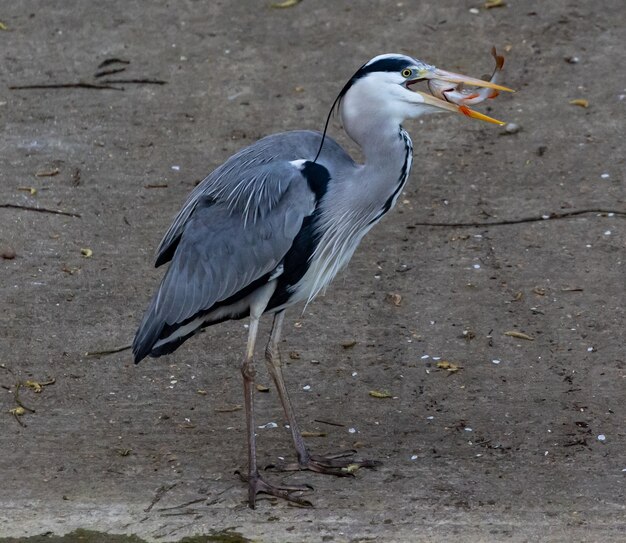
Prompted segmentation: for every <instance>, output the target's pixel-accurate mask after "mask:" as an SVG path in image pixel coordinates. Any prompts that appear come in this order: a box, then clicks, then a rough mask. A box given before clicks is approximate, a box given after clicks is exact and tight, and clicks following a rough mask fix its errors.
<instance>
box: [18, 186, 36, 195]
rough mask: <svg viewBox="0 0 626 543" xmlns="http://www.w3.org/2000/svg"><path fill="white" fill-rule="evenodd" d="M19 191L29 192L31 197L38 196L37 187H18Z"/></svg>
mask: <svg viewBox="0 0 626 543" xmlns="http://www.w3.org/2000/svg"><path fill="white" fill-rule="evenodd" d="M17 190H22V191H24V192H28V194H30V195H31V196H35V194H37V189H36V188H35V187H17Z"/></svg>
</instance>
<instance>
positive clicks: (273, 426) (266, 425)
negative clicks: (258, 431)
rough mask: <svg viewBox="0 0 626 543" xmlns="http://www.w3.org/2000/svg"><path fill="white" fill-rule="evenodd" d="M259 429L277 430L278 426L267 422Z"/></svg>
mask: <svg viewBox="0 0 626 543" xmlns="http://www.w3.org/2000/svg"><path fill="white" fill-rule="evenodd" d="M259 428H278V424H276V423H275V422H268V423H267V424H263V425H261V426H259Z"/></svg>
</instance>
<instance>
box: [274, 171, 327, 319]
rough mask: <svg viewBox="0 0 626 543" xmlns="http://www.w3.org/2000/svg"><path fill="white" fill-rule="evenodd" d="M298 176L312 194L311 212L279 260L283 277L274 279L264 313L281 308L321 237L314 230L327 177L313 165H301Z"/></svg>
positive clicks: (301, 275)
mask: <svg viewBox="0 0 626 543" xmlns="http://www.w3.org/2000/svg"><path fill="white" fill-rule="evenodd" d="M302 175H303V176H304V177H305V178H306V180H307V182H308V184H309V187H310V188H311V190H312V191H313V194H315V210H314V211H313V213H312V214H311V215H309V216H308V217H305V218H304V220H303V221H302V227H301V228H300V231H299V232H298V235H297V236H296V237H295V239H294V240H293V244H292V245H291V248H290V249H289V251H288V252H287V254H286V255H285V258H284V259H283V262H282V264H283V273H282V275H280V276H279V277H278V284H277V285H276V290H275V291H274V294H273V295H272V298H271V299H270V301H269V304H268V306H267V310H270V309H273V308H275V307H278V306H280V305H283V304H284V303H285V302H287V301H288V300H289V297H290V296H291V287H293V285H296V284H297V283H298V281H300V279H302V277H304V274H305V273H306V272H307V270H308V269H309V260H310V259H311V257H312V256H313V253H315V249H316V248H317V245H318V243H319V240H320V237H321V234H320V232H319V231H318V229H317V223H318V220H319V216H320V205H319V204H320V201H321V200H322V198H323V197H324V195H325V194H326V191H327V190H328V183H329V182H330V173H329V172H328V170H327V169H326V168H325V167H324V166H321V165H320V164H317V163H316V162H311V161H307V162H305V163H304V164H303V167H302Z"/></svg>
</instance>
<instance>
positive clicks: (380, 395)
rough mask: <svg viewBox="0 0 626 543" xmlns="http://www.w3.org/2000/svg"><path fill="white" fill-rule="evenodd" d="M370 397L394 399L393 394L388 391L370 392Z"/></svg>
mask: <svg viewBox="0 0 626 543" xmlns="http://www.w3.org/2000/svg"><path fill="white" fill-rule="evenodd" d="M369 395H370V396H371V397H372V398H393V396H392V395H391V393H390V392H388V391H386V390H370V391H369Z"/></svg>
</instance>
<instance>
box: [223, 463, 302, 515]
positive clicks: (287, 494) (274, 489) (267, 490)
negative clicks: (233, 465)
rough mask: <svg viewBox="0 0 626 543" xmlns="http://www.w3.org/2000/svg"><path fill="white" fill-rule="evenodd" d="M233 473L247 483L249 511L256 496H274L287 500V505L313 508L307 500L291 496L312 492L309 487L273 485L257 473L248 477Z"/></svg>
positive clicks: (254, 502) (254, 504) (254, 503)
mask: <svg viewBox="0 0 626 543" xmlns="http://www.w3.org/2000/svg"><path fill="white" fill-rule="evenodd" d="M235 473H236V474H237V475H239V478H240V479H241V480H242V481H243V482H245V483H248V505H249V506H250V509H254V508H255V506H256V497H257V494H268V495H270V496H275V497H276V498H281V499H283V500H287V501H288V502H289V503H291V504H293V505H296V506H298V507H313V504H312V503H311V502H310V501H309V500H305V499H304V498H300V497H299V496H293V495H292V493H293V492H307V491H311V490H313V487H312V486H311V485H306V484H305V485H274V484H272V483H269V482H267V481H266V480H265V479H263V477H261V475H259V473H258V472H257V473H255V474H254V475H250V476H246V475H243V474H242V473H241V472H239V471H236V472H235Z"/></svg>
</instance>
